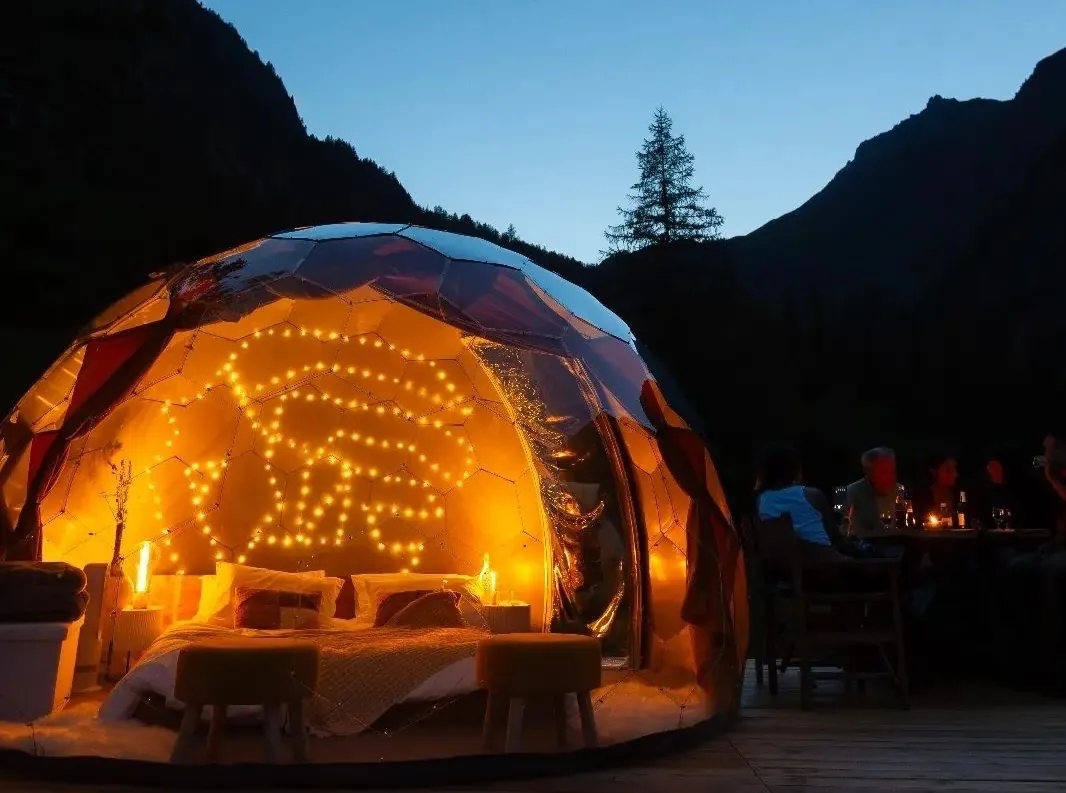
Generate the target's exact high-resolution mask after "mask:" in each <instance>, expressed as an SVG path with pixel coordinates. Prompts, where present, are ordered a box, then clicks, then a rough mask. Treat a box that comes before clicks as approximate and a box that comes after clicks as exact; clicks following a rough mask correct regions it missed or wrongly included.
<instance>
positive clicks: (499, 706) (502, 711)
mask: <svg viewBox="0 0 1066 793" xmlns="http://www.w3.org/2000/svg"><path fill="white" fill-rule="evenodd" d="M507 701H508V700H507V697H506V695H504V694H493V693H491V692H489V696H488V700H487V701H486V702H485V721H484V723H483V724H482V727H481V745H482V746H483V747H484V748H485V750H486V751H490V752H491V751H495V749H496V747H497V745H498V741H497V737H498V736H499V735H500V734H501V733H502V732H503V731H504V730H505V729H506V728H507Z"/></svg>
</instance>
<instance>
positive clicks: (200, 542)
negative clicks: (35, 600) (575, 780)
mask: <svg viewBox="0 0 1066 793" xmlns="http://www.w3.org/2000/svg"><path fill="white" fill-rule="evenodd" d="M0 438H2V441H3V445H4V456H3V465H2V468H0V490H2V495H3V510H2V514H0V520H2V522H3V525H2V526H0V528H2V531H3V547H4V549H5V554H6V558H7V559H9V560H10V559H43V560H46V561H47V560H60V561H66V562H69V563H71V564H74V565H76V566H79V567H81V566H84V565H86V564H89V563H94V562H96V563H100V562H103V563H106V562H110V561H111V560H112V558H113V555H114V553H115V552H116V550H117V552H118V555H119V556H120V557H123V558H125V557H130V556H132V555H133V552H134V551H135V550H138V549H141V550H143V549H146V548H148V549H150V553H151V559H152V565H153V570H154V574H155V576H156V578H157V579H158V578H164V577H167V576H182V575H184V576H186V577H195V576H201V575H203V576H207V575H211V574H212V573H214V572H215V567H216V564H217V563H220V562H221V563H235V564H238V565H248V566H254V567H259V568H267V569H271V570H278V571H303V570H311V569H316V570H324V571H326V573H327V575H330V576H343V577H347V576H351V575H363V574H379V575H383V574H401V575H402V574H406V575H412V576H417V575H428V574H445V573H448V574H450V573H469V574H471V575H477V574H479V573H481V574H484V573H485V572H486V571H487V570H489V569H490V566H491V574H492V591H493V594H494V598H497V597H498V598H499V599H500V600H507V601H509V602H514V603H526V604H529V605H530V612H531V625H530V627H531V628H532V630H535V631H536V630H543V631H567V632H575V631H576V632H583V633H586V634H590V635H593V636H596V637H599V638H600V639H601V642H602V648H603V655H604V659H605V665H606V666H608V667H610V668H612V669H614V670H617V671H618V674H619V675H621V676H623V677H626V679H629V680H630V681H632V682H633V683H634V684H635V685H643V686H646V687H648V688H649V689H655V690H659V691H661V690H663V686H664V682H663V681H668V685H667V688H668V689H669V690H670V691H673V692H674V693H673V694H672V695H670V698H668V702H669V704H668V705H667V706H666V707H667V710H669V711H670V718H668V719H666V721H664V722H660V724H661V725H673V726H676V725H677V724H678V723H679V722H678V714H679V713H680V712H683V711H684V710H686V709H688V712H689V715H688V716H686V717H685V718H684V719H682V721H684V722H685V723H691V722H692V721H693V720H694V719H695V720H697V721H698V720H699V719H701V718H707V717H710V716H711V715H714V714H715V713H717V712H720V711H724V710H728V709H729V708H731V707H733V705H734V704H735V695H736V689H737V685H738V683H739V678H740V672H739V670H740V669H741V668H742V666H743V658H744V656H745V652H746V643H747V601H746V594H745V589H744V587H745V582H744V576H743V562H742V559H741V555H740V549H739V544H738V541H737V538H736V535H735V532H734V530H733V527H732V525H731V522H730V518H729V512H728V508H727V506H726V503H725V499H724V496H723V494H722V490H721V487H720V485H719V482H718V479H717V475H716V473H715V469H714V466H713V464H712V462H711V459H710V456H709V455H708V453H707V451H706V449H705V447H704V445H703V443H702V441H701V439H700V438H699V436H698V435H696V434H695V433H694V432H692V431H691V429H690V428H689V426H688V424H686V422H685V421H684V420H683V419H682V417H681V416H679V415H678V414H677V413H676V412H674V411H673V410H672V409H671V408H670V406H669V405H668V404H667V403H666V400H665V398H664V397H663V394H662V392H661V390H660V389H659V387H658V386H657V384H656V381H655V378H654V377H653V376H652V374H651V373H650V372H649V371H648V369H647V366H646V365H645V363H644V362H643V361H642V359H641V358H640V356H639V355H638V354H637V352H636V349H635V346H634V341H633V338H632V335H631V334H630V331H629V329H628V327H627V326H626V325H625V323H624V322H622V320H620V319H619V318H618V317H617V316H616V315H614V314H613V313H611V312H610V311H609V310H608V309H606V308H605V307H604V306H603V305H601V304H600V303H599V302H598V301H597V300H596V299H595V298H593V297H592V296H591V295H590V294H588V293H587V292H586V291H584V290H583V289H581V288H580V287H577V286H575V285H574V284H572V283H569V282H568V281H566V280H564V279H562V278H560V277H559V276H557V275H555V274H554V273H551V272H549V271H547V270H545V269H543V268H541V267H539V266H537V265H536V264H534V263H533V262H531V261H530V260H528V259H527V258H525V257H523V256H521V255H519V254H517V253H514V252H512V251H510V250H506V249H504V248H501V247H499V246H497V245H493V244H491V243H488V242H486V241H483V240H480V239H475V238H470V237H464V236H459V235H455V234H449V233H444V232H439V231H433V230H430V229H426V228H420V227H414V226H404V225H388V224H359V223H352V224H339V225H331V226H321V227H314V228H305V229H299V230H295V231H291V232H286V233H282V234H277V235H275V236H272V237H267V238H264V239H260V240H256V241H254V242H251V243H249V244H247V245H242V246H240V247H238V248H234V249H233V250H230V251H226V252H225V253H222V254H219V255H217V256H212V257H209V258H207V259H204V260H202V261H199V262H196V263H194V264H191V265H188V266H185V267H183V268H182V269H180V270H178V271H177V272H176V273H174V274H171V275H167V276H160V277H157V278H156V279H155V280H153V281H152V282H151V283H149V284H147V285H146V286H144V287H143V288H141V289H138V290H137V291H135V292H133V293H132V294H130V295H129V296H127V297H126V298H124V299H122V300H120V301H119V302H118V303H116V304H115V305H113V306H112V307H111V308H109V309H108V310H107V311H105V312H104V313H103V314H101V315H100V316H99V317H97V318H96V319H95V320H94V322H93V323H91V325H90V326H89V327H88V328H87V329H86V330H85V331H84V333H83V334H82V335H81V336H80V337H79V338H78V339H77V340H76V341H75V342H74V344H73V345H72V346H71V347H70V348H69V350H68V351H67V352H66V353H65V354H64V355H63V356H62V357H61V358H60V360H59V361H58V362H57V363H56V364H55V365H54V366H53V367H52V368H51V369H49V370H48V371H47V373H46V374H45V375H44V376H43V377H42V378H41V379H40V380H39V381H38V383H37V384H35V385H34V386H33V388H31V389H30V391H29V392H28V393H27V394H26V396H25V397H24V398H23V399H22V400H21V401H20V402H19V404H18V406H17V407H16V408H15V410H14V411H13V412H12V413H11V414H10V415H9V417H8V419H7V421H6V422H4V424H3V427H2V433H0ZM120 493H121V497H120V496H119V494H120ZM119 500H120V501H121V504H119V503H117V501H119ZM119 507H121V509H119ZM119 518H121V520H118V519H119ZM117 523H121V524H122V525H121V530H120V531H119V532H118V535H117V536H116V531H117V530H116V524H117ZM618 679H619V680H621V679H622V677H619V678H618ZM663 728H665V726H664V727H663ZM651 729H657V728H655V727H652V728H651ZM646 731H648V730H646ZM623 732H625V730H621V731H620V732H619V733H618V735H617V736H616V737H617V739H619V740H621V739H623V738H628V737H632V736H630V735H628V734H627V735H623V734H622V733H623ZM637 732H639V730H638V731H637Z"/></svg>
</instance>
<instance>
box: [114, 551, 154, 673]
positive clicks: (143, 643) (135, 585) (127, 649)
mask: <svg viewBox="0 0 1066 793" xmlns="http://www.w3.org/2000/svg"><path fill="white" fill-rule="evenodd" d="M130 561H131V562H132V564H131V565H130V568H132V569H130V570H128V571H127V577H128V578H129V580H130V584H131V585H132V589H133V597H132V600H131V602H130V605H129V606H127V607H126V608H124V609H122V610H120V611H118V612H116V614H115V626H114V635H113V638H112V640H111V651H110V658H109V662H108V677H109V678H110V679H112V680H117V679H119V678H121V677H122V676H123V675H124V674H126V672H128V671H129V669H130V667H131V666H132V665H133V664H134V663H135V662H136V661H137V659H138V658H140V657H141V655H142V654H143V653H144V651H145V650H147V649H148V647H149V646H150V645H151V644H152V642H154V641H155V640H156V638H158V636H159V634H161V633H162V632H163V609H162V608H161V607H159V606H149V604H148V592H149V589H150V588H151V584H152V567H153V565H154V562H155V559H154V555H153V545H152V543H150V542H142V543H141V545H140V547H139V548H138V549H137V553H136V554H134V555H133V556H132V557H131V559H130Z"/></svg>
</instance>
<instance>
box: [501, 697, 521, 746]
mask: <svg viewBox="0 0 1066 793" xmlns="http://www.w3.org/2000/svg"><path fill="white" fill-rule="evenodd" d="M525 709H526V702H525V700H524V699H522V698H521V697H511V703H510V705H508V707H507V737H506V739H504V746H503V750H504V751H505V752H517V751H518V747H519V745H521V743H522V716H523V714H524V713H525Z"/></svg>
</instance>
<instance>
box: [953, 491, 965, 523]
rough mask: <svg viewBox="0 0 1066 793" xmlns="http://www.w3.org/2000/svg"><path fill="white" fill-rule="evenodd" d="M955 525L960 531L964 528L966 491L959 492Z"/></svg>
mask: <svg viewBox="0 0 1066 793" xmlns="http://www.w3.org/2000/svg"><path fill="white" fill-rule="evenodd" d="M955 523H956V525H957V526H958V527H959V528H960V529H965V528H966V491H965V490H960V491H959V507H958V509H957V510H956V517H955Z"/></svg>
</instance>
